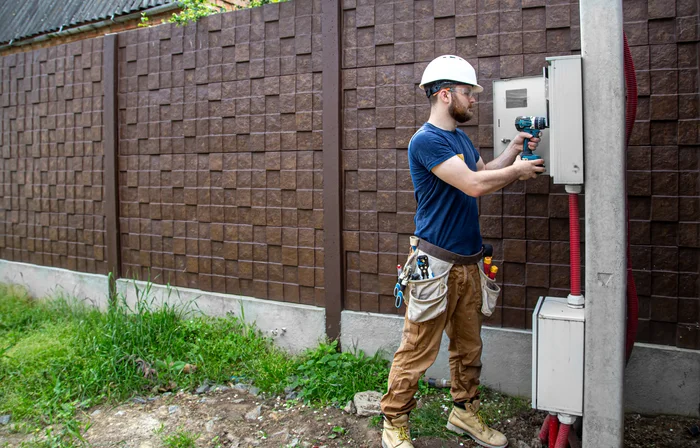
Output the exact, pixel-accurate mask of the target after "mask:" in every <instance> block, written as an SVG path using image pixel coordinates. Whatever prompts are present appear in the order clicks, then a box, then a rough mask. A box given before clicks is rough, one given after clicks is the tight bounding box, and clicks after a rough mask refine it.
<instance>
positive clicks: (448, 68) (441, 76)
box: [420, 54, 484, 97]
mask: <svg viewBox="0 0 700 448" xmlns="http://www.w3.org/2000/svg"><path fill="white" fill-rule="evenodd" d="M436 81H452V82H455V83H458V84H469V85H472V86H474V89H473V92H474V93H479V92H482V91H483V90H484V88H483V87H481V86H480V85H479V84H478V83H477V82H476V71H475V70H474V67H472V65H471V64H470V63H469V62H467V61H465V60H464V59H462V58H460V57H459V56H453V55H449V54H446V55H444V56H439V57H437V58H435V59H433V60H432V61H430V64H428V66H427V67H425V71H423V78H421V80H420V88H421V89H425V87H426V86H427V85H428V84H432V83H435V82H436ZM426 93H427V95H428V97H430V95H431V94H433V93H435V92H426Z"/></svg>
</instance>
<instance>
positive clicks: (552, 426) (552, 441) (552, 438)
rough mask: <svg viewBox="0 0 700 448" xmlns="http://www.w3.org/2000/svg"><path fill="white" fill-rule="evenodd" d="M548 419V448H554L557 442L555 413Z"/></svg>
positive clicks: (557, 421) (557, 422)
mask: <svg viewBox="0 0 700 448" xmlns="http://www.w3.org/2000/svg"><path fill="white" fill-rule="evenodd" d="M550 417H551V418H550V419H549V445H547V446H548V447H549V448H554V447H555V445H556V443H557V431H558V430H559V420H558V419H557V417H556V416H555V415H551V416H550Z"/></svg>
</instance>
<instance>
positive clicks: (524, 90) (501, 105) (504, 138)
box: [493, 76, 550, 173]
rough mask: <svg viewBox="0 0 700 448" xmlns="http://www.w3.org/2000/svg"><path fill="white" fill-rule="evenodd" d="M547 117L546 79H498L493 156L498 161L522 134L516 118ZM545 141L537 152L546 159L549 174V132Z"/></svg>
mask: <svg viewBox="0 0 700 448" xmlns="http://www.w3.org/2000/svg"><path fill="white" fill-rule="evenodd" d="M520 115H525V116H537V117H546V116H547V103H546V101H545V81H544V79H543V77H542V76H526V77H524V78H513V79H498V80H495V81H494V82H493V156H494V157H498V156H499V155H500V154H501V153H502V152H503V151H504V150H505V149H506V147H507V146H508V144H509V143H510V141H511V139H512V138H513V137H514V136H515V135H516V134H517V133H518V130H517V129H515V118H516V117H518V116H520ZM540 138H541V139H542V141H540V144H539V145H538V146H537V149H536V150H535V151H534V153H535V154H537V155H538V156H540V157H542V158H543V159H544V163H545V166H546V167H547V169H546V171H545V173H548V172H549V163H548V161H549V141H550V139H549V129H543V130H542V134H541V135H540Z"/></svg>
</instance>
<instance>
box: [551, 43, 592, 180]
mask: <svg viewBox="0 0 700 448" xmlns="http://www.w3.org/2000/svg"><path fill="white" fill-rule="evenodd" d="M544 81H545V94H546V97H547V111H548V116H547V122H548V124H549V129H546V130H545V131H544V133H548V134H549V148H550V150H549V159H548V160H547V162H549V163H548V169H547V170H548V172H549V174H550V175H551V176H552V178H553V181H554V183H555V184H565V185H582V184H583V88H582V85H581V56H579V55H571V56H556V57H551V58H547V68H546V69H545V72H544Z"/></svg>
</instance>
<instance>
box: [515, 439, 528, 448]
mask: <svg viewBox="0 0 700 448" xmlns="http://www.w3.org/2000/svg"><path fill="white" fill-rule="evenodd" d="M514 448H530V445H528V444H527V443H525V442H523V441H522V440H516V441H515V445H514Z"/></svg>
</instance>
